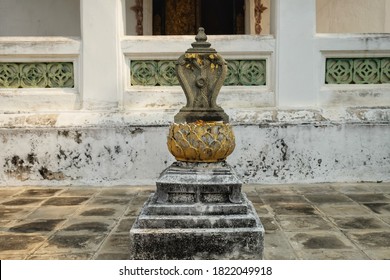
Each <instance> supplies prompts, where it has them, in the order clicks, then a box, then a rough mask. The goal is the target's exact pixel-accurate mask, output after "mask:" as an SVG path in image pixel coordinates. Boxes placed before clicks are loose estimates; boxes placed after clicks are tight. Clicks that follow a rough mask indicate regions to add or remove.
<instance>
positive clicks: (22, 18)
mask: <svg viewBox="0 0 390 280" xmlns="http://www.w3.org/2000/svg"><path fill="white" fill-rule="evenodd" d="M0 36H80V0H66V1H64V0H1V1H0Z"/></svg>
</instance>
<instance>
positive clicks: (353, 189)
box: [333, 183, 382, 194]
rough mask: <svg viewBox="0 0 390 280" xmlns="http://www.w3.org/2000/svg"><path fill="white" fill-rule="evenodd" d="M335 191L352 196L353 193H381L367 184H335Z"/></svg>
mask: <svg viewBox="0 0 390 280" xmlns="http://www.w3.org/2000/svg"><path fill="white" fill-rule="evenodd" d="M333 186H334V187H335V189H336V190H338V191H340V192H342V193H345V194H353V193H367V192H368V193H380V192H382V191H381V190H379V189H376V188H375V185H374V187H373V185H372V184H369V183H342V184H339V183H335V184H333Z"/></svg>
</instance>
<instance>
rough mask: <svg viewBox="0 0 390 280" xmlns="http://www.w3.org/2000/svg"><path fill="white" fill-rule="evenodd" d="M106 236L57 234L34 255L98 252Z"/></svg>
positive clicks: (62, 232)
mask: <svg viewBox="0 0 390 280" xmlns="http://www.w3.org/2000/svg"><path fill="white" fill-rule="evenodd" d="M104 238H105V235H102V234H89V235H87V234H77V233H76V234H75V233H69V232H64V231H61V232H57V233H56V234H55V235H53V236H52V237H51V238H50V239H49V240H48V241H47V242H45V244H43V245H42V246H41V247H40V248H39V249H38V250H37V251H36V252H35V253H34V254H36V255H48V254H59V253H72V254H73V253H75V254H78V253H83V252H94V251H97V249H98V248H99V246H100V245H101V243H102V241H103V240H104Z"/></svg>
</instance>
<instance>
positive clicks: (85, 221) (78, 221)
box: [61, 217, 116, 234]
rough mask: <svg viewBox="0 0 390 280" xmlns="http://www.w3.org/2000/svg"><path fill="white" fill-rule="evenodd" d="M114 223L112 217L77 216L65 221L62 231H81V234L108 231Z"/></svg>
mask: <svg viewBox="0 0 390 280" xmlns="http://www.w3.org/2000/svg"><path fill="white" fill-rule="evenodd" d="M115 224H116V220H115V219H112V218H108V219H101V218H96V217H93V218H88V217H77V218H74V219H71V220H69V221H67V222H66V223H65V224H64V225H63V226H62V229H61V230H62V231H64V232H73V233H77V234H79V233H82V234H94V233H100V234H103V233H108V232H109V231H110V230H111V229H112V228H113V227H114V226H115Z"/></svg>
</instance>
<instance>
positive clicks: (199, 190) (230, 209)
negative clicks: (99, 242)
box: [130, 162, 264, 260]
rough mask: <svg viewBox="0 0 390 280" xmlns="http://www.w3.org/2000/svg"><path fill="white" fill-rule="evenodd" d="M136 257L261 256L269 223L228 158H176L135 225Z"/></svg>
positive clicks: (133, 249)
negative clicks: (214, 160) (245, 191)
mask: <svg viewBox="0 0 390 280" xmlns="http://www.w3.org/2000/svg"><path fill="white" fill-rule="evenodd" d="M130 237H131V259H159V260H167V259H262V257H263V248H264V228H263V225H262V224H261V222H260V219H259V217H258V216H257V214H256V211H255V209H254V208H253V205H252V203H251V202H250V201H249V200H248V199H247V197H246V196H245V194H243V193H241V182H240V180H239V179H238V177H237V176H236V174H235V173H234V171H233V170H232V168H231V167H230V166H229V165H227V164H226V163H224V162H220V163H212V164H211V163H209V164H204V163H179V162H178V163H174V164H173V165H171V166H170V167H169V168H167V169H166V170H165V171H164V172H163V173H162V174H161V176H160V178H159V179H158V180H157V192H156V193H155V194H152V195H151V196H150V198H149V199H148V200H147V201H146V203H145V204H144V206H143V208H142V210H141V214H140V215H139V217H138V218H137V220H136V222H135V223H134V225H133V227H132V229H131V230H130Z"/></svg>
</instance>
